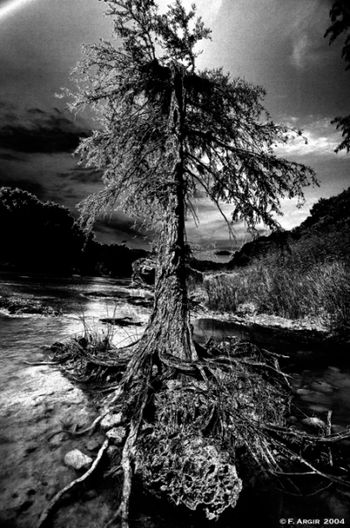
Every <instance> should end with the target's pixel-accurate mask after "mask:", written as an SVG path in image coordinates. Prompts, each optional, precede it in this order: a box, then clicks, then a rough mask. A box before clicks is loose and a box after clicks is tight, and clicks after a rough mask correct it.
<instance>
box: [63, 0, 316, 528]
mask: <svg viewBox="0 0 350 528" xmlns="http://www.w3.org/2000/svg"><path fill="white" fill-rule="evenodd" d="M105 1H106V3H107V6H108V14H109V15H110V16H111V17H112V18H113V22H114V34H115V41H112V42H107V41H100V42H99V43H98V44H95V45H92V46H89V47H86V48H85V52H84V56H83V59H82V61H81V62H80V64H79V65H78V67H77V68H76V71H75V82H76V85H77V88H76V91H75V93H74V99H73V103H72V108H73V109H74V110H80V109H83V108H85V107H86V106H88V107H89V108H92V109H93V110H94V111H95V115H96V119H97V121H98V127H97V128H96V130H95V131H94V132H93V133H92V135H91V136H90V137H88V138H86V139H83V140H82V142H81V144H80V146H79V148H78V152H79V154H80V156H81V160H82V162H83V163H85V164H86V165H87V166H89V167H94V168H98V169H99V170H101V171H102V173H103V183H104V187H103V189H102V190H101V191H100V192H99V193H97V194H94V195H92V196H90V197H88V198H87V199H86V200H85V201H84V202H83V203H82V204H81V212H82V217H83V219H84V221H85V223H86V227H87V228H88V229H89V228H90V227H91V226H92V225H93V222H94V219H95V218H96V217H97V216H98V215H100V214H102V213H103V212H104V211H106V210H108V209H110V208H113V207H115V206H116V205H117V206H118V207H120V208H122V209H123V210H124V211H125V212H127V213H131V214H134V215H137V216H138V217H141V218H143V219H145V218H146V220H147V221H150V222H153V225H154V226H155V227H156V228H157V229H158V232H159V237H158V242H157V248H158V251H157V259H158V260H157V270H156V283H155V291H154V305H153V310H152V314H151V317H150V320H149V322H148V325H147V327H146V329H145V332H144V334H143V336H142V337H141V339H140V340H139V341H138V342H137V343H136V344H134V345H133V346H131V347H129V348H128V349H127V350H125V349H120V350H117V351H112V352H111V351H109V352H108V354H107V355H106V353H105V354H104V355H103V353H102V351H101V353H100V354H98V355H97V354H96V353H95V352H91V351H90V352H89V353H88V352H87V351H86V350H85V355H86V358H87V360H88V361H89V362H90V363H93V364H95V366H96V368H97V370H98V373H99V375H100V374H101V368H103V367H105V368H106V369H109V368H110V367H111V369H113V367H116V366H117V365H124V367H125V370H124V371H123V377H122V379H121V391H119V392H118V393H117V394H116V395H115V396H114V397H113V398H114V399H113V402H114V403H113V405H114V404H115V405H117V404H118V405H119V403H118V402H119V401H122V409H123V414H124V417H127V418H128V425H127V438H126V440H125V443H124V447H123V455H122V461H121V465H122V467H123V470H124V485H123V491H122V498H121V505H120V509H119V510H118V514H120V515H121V517H122V523H123V526H127V517H128V508H129V506H128V505H129V496H130V489H131V477H132V474H133V471H134V469H135V467H134V465H133V462H136V466H138V468H139V470H140V472H141V473H142V476H143V479H144V481H146V482H148V483H149V484H150V486H152V485H155V487H156V488H157V490H158V491H159V492H161V491H162V490H163V491H164V489H165V490H167V493H168V495H170V497H171V498H172V500H173V501H174V502H176V503H177V504H180V503H182V504H185V505H186V506H188V507H189V508H192V509H195V508H196V507H197V506H198V505H201V507H203V508H204V510H205V511H206V513H207V515H208V517H209V518H217V517H218V516H219V515H220V514H221V513H222V511H224V509H225V508H227V507H228V506H234V504H235V503H236V500H237V497H238V494H239V491H240V489H241V482H240V479H239V478H238V477H237V474H236V469H235V456H236V455H235V449H236V447H237V446H238V447H239V448H240V449H242V448H243V447H242V446H244V449H245V450H246V453H248V454H250V455H249V456H250V458H251V460H252V461H253V463H254V464H256V467H257V468H259V470H260V469H261V467H263V468H268V469H269V470H273V472H275V474H276V475H281V474H282V466H283V465H285V463H286V464H287V467H288V463H290V460H291V456H293V457H294V460H298V462H299V463H300V464H301V465H303V464H304V465H306V466H307V474H310V473H312V472H313V471H314V466H313V465H310V463H309V462H307V461H305V460H304V459H302V458H301V455H300V452H301V451H300V452H299V454H298V455H295V453H294V451H291V450H290V449H289V448H288V447H286V446H285V445H284V443H283V442H282V439H281V437H280V436H279V435H280V434H282V432H283V431H285V427H284V426H285V425H286V424H285V422H284V418H283V417H284V416H285V414H284V411H285V410H286V408H287V406H288V403H287V400H288V398H286V397H285V396H283V395H282V393H281V391H280V388H281V387H280V384H281V383H280V382H283V383H284V382H285V381H286V379H285V377H284V376H283V375H282V373H281V372H280V371H279V370H278V367H277V366H276V361H275V360H276V358H275V357H273V356H271V357H272V359H271V357H270V359H271V361H270V360H267V359H266V358H265V359H264V360H262V356H261V354H260V352H257V351H256V350H255V349H254V350H253V349H252V348H249V347H248V348H249V350H247V349H246V348H244V347H243V348H244V350H242V348H238V349H235V350H236V352H237V353H236V354H235V351H234V350H231V349H227V346H228V345H227V343H226V344H222V345H220V346H218V348H217V349H216V350H215V353H216V357H215V358H213V357H212V356H211V354H210V350H208V349H207V350H206V351H205V350H203V349H201V348H200V347H198V346H197V345H195V344H194V342H193V339H192V335H191V325H190V312H189V300H188V294H187V285H186V269H187V265H188V244H187V240H186V229H185V227H186V226H185V220H186V216H187V215H189V214H195V209H194V202H195V199H196V197H198V195H199V193H201V192H202V193H204V194H205V195H206V196H207V197H208V198H210V199H211V200H212V201H213V202H214V203H215V205H216V206H217V207H218V209H219V211H220V212H222V214H224V213H223V211H222V209H221V204H222V203H229V204H232V209H233V210H232V218H231V219H230V221H231V222H235V221H239V220H245V221H246V222H247V224H248V226H249V227H250V228H253V227H254V226H255V225H256V224H257V223H259V222H263V223H265V224H266V225H267V226H268V227H270V228H275V227H277V226H278V223H277V219H276V217H277V215H279V214H280V213H281V204H280V200H281V198H283V197H287V198H297V199H298V200H299V201H302V199H303V187H304V186H305V185H308V184H310V183H313V182H315V181H316V180H315V176H314V173H313V171H312V170H311V169H309V168H307V167H306V166H304V165H300V164H297V163H294V162H291V161H287V160H286V159H283V158H280V157H278V156H277V155H276V151H275V149H276V147H278V146H279V145H281V144H282V145H283V144H284V143H286V142H287V141H288V140H289V139H290V137H291V135H293V134H295V133H298V132H297V131H291V130H289V129H287V128H286V127H284V126H282V125H279V124H276V123H274V122H273V121H272V120H271V118H270V116H269V114H268V113H267V112H266V111H265V109H264V107H263V104H262V101H263V97H264V90H263V89H262V88H260V87H257V86H253V85H251V84H249V83H248V82H246V81H244V80H242V79H232V78H231V77H230V75H228V74H226V73H224V72H223V71H222V70H221V69H213V70H204V71H199V70H198V69H197V67H196V59H197V56H198V50H197V45H198V43H199V42H200V41H201V40H202V39H205V38H208V37H209V36H210V31H209V30H208V29H207V28H206V27H205V26H204V24H203V22H202V20H201V19H200V18H196V15H195V7H194V6H193V7H192V9H191V11H189V12H186V10H185V9H184V7H183V6H182V4H181V1H180V0H175V1H174V2H173V4H172V5H171V6H169V7H168V10H167V11H166V12H165V13H161V12H160V11H159V9H158V7H157V5H156V3H155V1H154V0H105ZM233 348H234V347H233ZM253 348H254V347H253ZM107 356H108V357H107ZM77 357H78V360H79V365H81V361H82V349H81V345H80V344H79V350H78V352H77ZM111 369H110V371H111ZM256 369H258V370H259V369H263V371H264V374H262V373H261V372H257V370H256ZM90 373H91V370H90ZM266 373H268V374H269V376H270V377H274V376H275V377H277V381H276V383H270V381H269V379H267V378H266ZM84 379H86V377H85V378H84ZM145 422H147V423H148V424H149V426H146V427H142V424H144V423H145ZM150 424H152V425H151V426H150ZM274 424H275V425H274ZM149 431H151V433H149ZM271 432H272V436H271ZM289 438H292V439H293V441H294V442H297V438H298V435H297V434H293V435H292V437H290V436H289ZM302 438H303V441H304V440H305V435H304V436H303V437H302ZM276 453H278V455H276ZM295 457H296V458H295ZM179 460H180V462H179ZM181 461H182V462H181ZM140 468H141V469H140ZM213 468H214V470H213ZM310 468H312V470H311V471H310ZM315 472H316V473H317V471H316V470H315ZM318 474H320V473H319V472H318ZM186 479H187V480H186Z"/></svg>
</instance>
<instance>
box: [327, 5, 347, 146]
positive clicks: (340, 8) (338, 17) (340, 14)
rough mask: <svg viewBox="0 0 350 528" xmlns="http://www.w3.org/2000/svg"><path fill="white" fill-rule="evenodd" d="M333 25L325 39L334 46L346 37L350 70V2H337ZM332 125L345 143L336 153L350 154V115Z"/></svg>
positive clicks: (345, 47) (332, 10) (344, 51)
mask: <svg viewBox="0 0 350 528" xmlns="http://www.w3.org/2000/svg"><path fill="white" fill-rule="evenodd" d="M330 19H331V25H330V26H329V28H328V29H327V31H326V34H325V37H327V36H329V43H330V44H332V42H334V41H335V40H336V39H337V38H338V37H339V36H341V35H343V34H344V36H345V39H344V45H343V49H342V58H343V59H344V61H345V62H346V69H347V70H348V69H349V68H350V7H349V4H348V0H336V1H335V2H334V4H333V6H332V8H331V10H330ZM332 123H335V124H336V125H337V129H339V130H341V132H342V136H343V138H344V139H343V141H342V142H341V143H340V145H338V147H337V148H336V152H339V151H340V150H344V149H345V150H346V151H347V152H350V115H348V116H346V117H336V118H335V119H334V120H333V121H332Z"/></svg>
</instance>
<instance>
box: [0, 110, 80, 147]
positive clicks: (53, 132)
mask: <svg viewBox="0 0 350 528" xmlns="http://www.w3.org/2000/svg"><path fill="white" fill-rule="evenodd" d="M1 117H2V119H1V121H2V124H1V126H0V148H2V149H8V150H12V151H15V152H24V153H39V152H42V153H55V152H73V151H74V149H75V148H76V147H77V146H78V144H79V140H80V139H81V138H82V137H86V136H87V135H88V134H89V131H88V130H87V128H86V127H85V126H84V125H83V123H81V122H79V121H77V122H74V121H72V120H71V119H68V118H67V117H66V116H65V115H64V113H63V112H61V111H60V110H59V109H57V108H55V109H54V110H53V111H52V112H46V111H44V110H41V109H39V108H30V109H29V110H26V111H25V112H24V113H23V114H21V115H16V113H15V112H14V111H12V112H8V111H6V112H4V113H3V114H2V116H1Z"/></svg>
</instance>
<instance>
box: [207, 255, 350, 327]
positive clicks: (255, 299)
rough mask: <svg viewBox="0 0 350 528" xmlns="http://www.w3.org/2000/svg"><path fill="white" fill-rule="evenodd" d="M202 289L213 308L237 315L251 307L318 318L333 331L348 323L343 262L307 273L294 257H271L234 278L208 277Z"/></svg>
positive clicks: (348, 288) (349, 299)
mask: <svg viewBox="0 0 350 528" xmlns="http://www.w3.org/2000/svg"><path fill="white" fill-rule="evenodd" d="M204 286H205V289H206V292H207V295H208V306H209V308H211V309H213V310H220V311H225V312H237V311H239V310H240V308H241V306H242V305H247V304H250V305H251V307H254V310H255V311H256V312H257V313H267V314H274V315H279V316H281V317H286V318H291V319H302V318H306V317H312V318H318V319H319V320H320V321H321V322H323V323H327V324H328V325H330V326H331V327H332V328H334V329H342V328H344V327H348V326H349V324H350V323H349V318H350V268H349V266H348V265H347V264H345V263H344V262H323V263H318V264H317V263H313V264H312V265H311V266H310V267H309V268H308V269H304V265H302V263H301V262H298V259H297V258H296V256H295V255H293V256H289V257H287V258H281V257H276V256H273V257H269V258H265V259H263V260H260V261H256V262H255V263H254V264H251V265H250V266H247V267H245V268H240V269H239V270H238V271H235V272H233V273H230V274H229V273H226V274H220V275H212V276H207V277H206V279H205V281H204Z"/></svg>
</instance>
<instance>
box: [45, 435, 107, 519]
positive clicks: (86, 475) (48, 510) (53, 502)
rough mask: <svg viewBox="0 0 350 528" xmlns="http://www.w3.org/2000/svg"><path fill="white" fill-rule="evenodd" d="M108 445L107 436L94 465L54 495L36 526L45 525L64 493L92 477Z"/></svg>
mask: <svg viewBox="0 0 350 528" xmlns="http://www.w3.org/2000/svg"><path fill="white" fill-rule="evenodd" d="M108 445H109V440H108V438H107V439H106V440H105V441H104V442H103V444H102V447H101V448H100V450H99V452H98V453H97V456H96V458H95V460H94V461H93V463H92V465H91V466H90V468H89V469H88V470H87V471H86V472H85V473H84V474H83V475H81V477H79V478H77V479H75V480H73V481H72V482H71V483H70V484H68V485H67V486H66V487H64V488H63V489H61V490H60V491H59V492H58V493H56V495H55V496H54V497H53V499H52V500H51V501H50V502H49V505H48V506H47V508H46V509H45V510H44V511H43V512H42V514H41V515H40V518H39V522H38V524H37V526H36V528H41V527H42V526H44V525H45V523H46V521H47V519H48V517H49V515H50V514H51V512H52V510H53V509H54V508H55V506H56V505H57V503H58V501H59V500H60V499H61V498H62V497H63V495H65V493H67V491H70V490H72V489H73V488H75V487H76V486H77V485H78V484H81V483H82V482H84V481H85V480H86V479H87V478H89V477H90V475H91V474H92V473H93V472H94V471H95V469H96V467H97V466H98V464H99V463H100V461H101V459H102V457H103V454H104V453H105V451H106V449H107V447H108Z"/></svg>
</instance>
